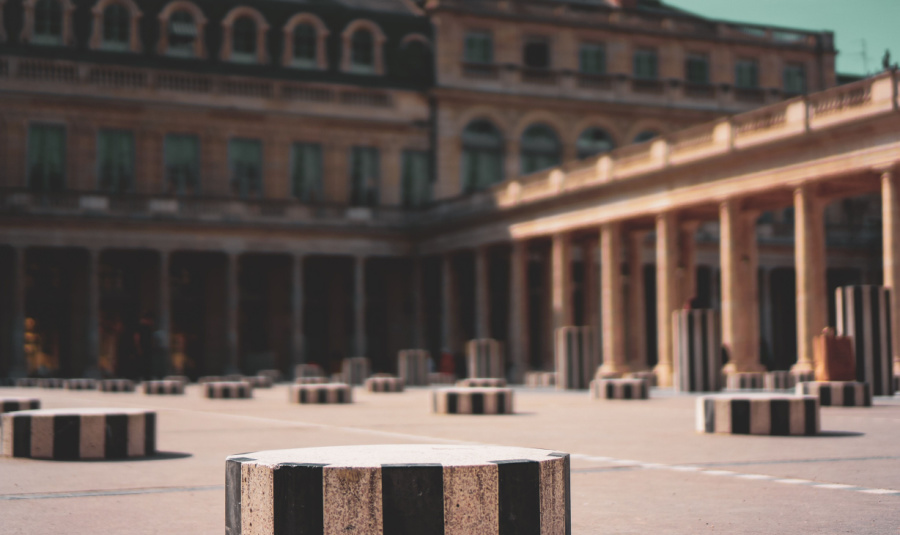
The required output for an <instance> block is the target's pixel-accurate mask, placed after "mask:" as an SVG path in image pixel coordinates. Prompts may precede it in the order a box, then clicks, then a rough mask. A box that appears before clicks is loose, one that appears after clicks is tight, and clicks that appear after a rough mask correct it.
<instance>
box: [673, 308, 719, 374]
mask: <svg viewBox="0 0 900 535" xmlns="http://www.w3.org/2000/svg"><path fill="white" fill-rule="evenodd" d="M670 322H671V323H670V325H672V332H673V338H674V343H673V347H674V350H675V389H676V390H678V391H680V392H714V391H718V390H721V388H722V379H721V376H722V353H721V351H720V350H719V348H720V347H721V337H720V336H721V335H720V334H719V332H720V331H719V315H718V312H716V311H715V310H678V311H676V312H674V313H673V314H672V318H671V319H670Z"/></svg>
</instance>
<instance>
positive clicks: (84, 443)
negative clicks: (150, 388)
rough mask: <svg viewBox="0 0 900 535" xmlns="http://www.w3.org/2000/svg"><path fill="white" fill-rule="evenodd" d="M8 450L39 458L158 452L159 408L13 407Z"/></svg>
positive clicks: (6, 427) (6, 433) (6, 430)
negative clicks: (153, 409)
mask: <svg viewBox="0 0 900 535" xmlns="http://www.w3.org/2000/svg"><path fill="white" fill-rule="evenodd" d="M2 419H3V455H5V456H8V457H31V458H34V459H54V460H75V459H124V458H128V457H146V456H148V455H154V454H155V453H156V413H155V412H153V411H147V410H143V409H53V410H46V409H45V410H32V411H18V412H9V413H6V414H3V415H2Z"/></svg>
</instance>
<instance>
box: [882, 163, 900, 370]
mask: <svg viewBox="0 0 900 535" xmlns="http://www.w3.org/2000/svg"><path fill="white" fill-rule="evenodd" d="M881 224H882V230H881V236H882V245H883V247H882V259H883V266H884V285H885V286H886V287H888V288H890V289H891V290H892V292H893V297H894V298H893V299H892V301H891V307H890V318H891V321H890V327H891V339H892V340H897V336H900V174H898V173H896V172H894V171H886V172H884V173H882V175H881ZM892 353H893V355H892V357H893V368H894V375H898V376H900V342H897V343H894V344H893V348H892Z"/></svg>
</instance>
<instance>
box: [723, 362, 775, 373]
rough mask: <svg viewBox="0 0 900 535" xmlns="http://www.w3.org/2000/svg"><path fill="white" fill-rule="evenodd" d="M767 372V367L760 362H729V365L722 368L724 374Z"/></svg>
mask: <svg viewBox="0 0 900 535" xmlns="http://www.w3.org/2000/svg"><path fill="white" fill-rule="evenodd" d="M765 371H766V367H765V366H763V365H762V364H760V363H758V362H753V363H748V364H744V363H739V362H729V363H728V364H726V365H724V366H722V373H724V374H729V373H764V372H765Z"/></svg>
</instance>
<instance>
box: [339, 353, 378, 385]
mask: <svg viewBox="0 0 900 535" xmlns="http://www.w3.org/2000/svg"><path fill="white" fill-rule="evenodd" d="M371 369H372V366H371V364H370V363H369V359H368V358H366V357H350V358H346V359H344V363H343V366H342V368H341V377H342V378H343V381H344V382H345V383H347V384H348V385H350V386H359V385H362V384H363V383H364V382H365V381H366V379H368V377H369V375H371V372H370V370H371Z"/></svg>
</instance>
